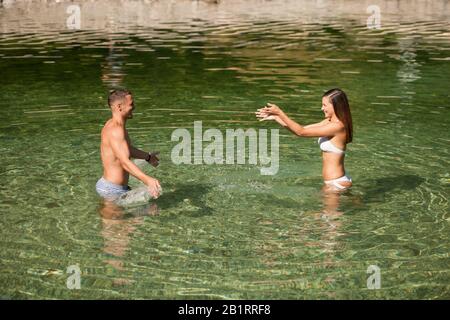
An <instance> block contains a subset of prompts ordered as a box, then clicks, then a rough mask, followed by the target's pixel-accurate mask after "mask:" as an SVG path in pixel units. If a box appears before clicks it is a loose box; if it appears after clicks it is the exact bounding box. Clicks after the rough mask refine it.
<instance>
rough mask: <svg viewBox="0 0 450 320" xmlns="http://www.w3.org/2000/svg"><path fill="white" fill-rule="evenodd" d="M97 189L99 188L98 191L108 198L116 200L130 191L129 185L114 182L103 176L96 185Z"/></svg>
mask: <svg viewBox="0 0 450 320" xmlns="http://www.w3.org/2000/svg"><path fill="white" fill-rule="evenodd" d="M95 189H96V190H97V193H98V194H99V195H100V196H101V197H103V198H106V199H110V200H114V199H116V198H118V197H119V196H121V195H122V194H124V193H126V192H128V191H130V190H131V189H130V187H129V186H123V185H120V184H115V183H112V182H109V181H108V180H106V179H105V178H103V177H101V178H100V179H99V180H98V181H97V184H96V185H95Z"/></svg>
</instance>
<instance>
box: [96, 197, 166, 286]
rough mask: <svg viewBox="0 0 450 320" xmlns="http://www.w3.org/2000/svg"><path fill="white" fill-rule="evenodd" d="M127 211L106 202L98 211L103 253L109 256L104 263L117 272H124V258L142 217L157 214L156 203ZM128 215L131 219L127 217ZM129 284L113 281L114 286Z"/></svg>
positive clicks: (127, 280)
mask: <svg viewBox="0 0 450 320" xmlns="http://www.w3.org/2000/svg"><path fill="white" fill-rule="evenodd" d="M128 211H129V210H125V209H124V208H122V207H119V206H118V205H116V204H115V203H114V202H111V201H107V200H102V203H101V206H100V209H99V212H100V216H101V217H102V231H101V234H102V237H103V239H104V248H103V251H104V253H106V254H107V255H109V256H111V259H107V260H105V262H106V263H107V264H109V265H111V266H112V267H113V268H114V269H116V270H118V271H123V270H124V265H123V264H124V256H125V253H126V251H127V249H128V247H129V244H130V241H131V236H132V234H133V232H135V231H136V229H137V227H138V226H140V225H141V224H142V223H143V222H144V216H146V215H147V216H155V215H158V214H159V211H158V206H157V205H156V203H151V204H149V205H147V206H144V207H139V208H134V210H132V211H130V212H128ZM130 215H131V217H129V216H130ZM131 282H132V281H131V280H129V279H124V278H116V279H114V280H113V283H114V284H129V283H131Z"/></svg>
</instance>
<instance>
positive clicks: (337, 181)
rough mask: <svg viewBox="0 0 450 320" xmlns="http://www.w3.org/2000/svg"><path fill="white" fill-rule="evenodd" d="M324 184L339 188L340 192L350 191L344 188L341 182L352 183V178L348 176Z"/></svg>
mask: <svg viewBox="0 0 450 320" xmlns="http://www.w3.org/2000/svg"><path fill="white" fill-rule="evenodd" d="M324 182H325V184H326V185H332V186H335V187H336V188H338V189H339V190H344V189H348V188H349V187H344V186H343V185H341V184H340V183H339V182H352V178H351V177H349V176H347V175H344V176H342V177H340V178H337V179H333V180H325V181H324Z"/></svg>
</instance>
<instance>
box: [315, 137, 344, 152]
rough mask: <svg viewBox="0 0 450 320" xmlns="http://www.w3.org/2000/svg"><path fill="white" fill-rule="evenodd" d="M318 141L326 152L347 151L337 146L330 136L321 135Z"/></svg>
mask: <svg viewBox="0 0 450 320" xmlns="http://www.w3.org/2000/svg"><path fill="white" fill-rule="evenodd" d="M317 142H318V143H319V146H320V149H321V150H322V151H324V152H333V153H339V154H341V153H345V151H344V150H342V149H339V148H338V147H336V146H335V145H334V144H333V143H332V142H331V141H330V139H328V137H321V138H319V140H318V141H317Z"/></svg>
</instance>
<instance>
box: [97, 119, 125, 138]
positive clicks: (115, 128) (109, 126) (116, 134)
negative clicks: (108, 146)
mask: <svg viewBox="0 0 450 320" xmlns="http://www.w3.org/2000/svg"><path fill="white" fill-rule="evenodd" d="M102 136H104V137H107V138H114V139H124V138H125V130H124V128H123V127H122V126H119V125H115V124H114V123H113V122H112V121H111V120H108V121H107V122H106V123H105V125H104V127H103V129H102Z"/></svg>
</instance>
